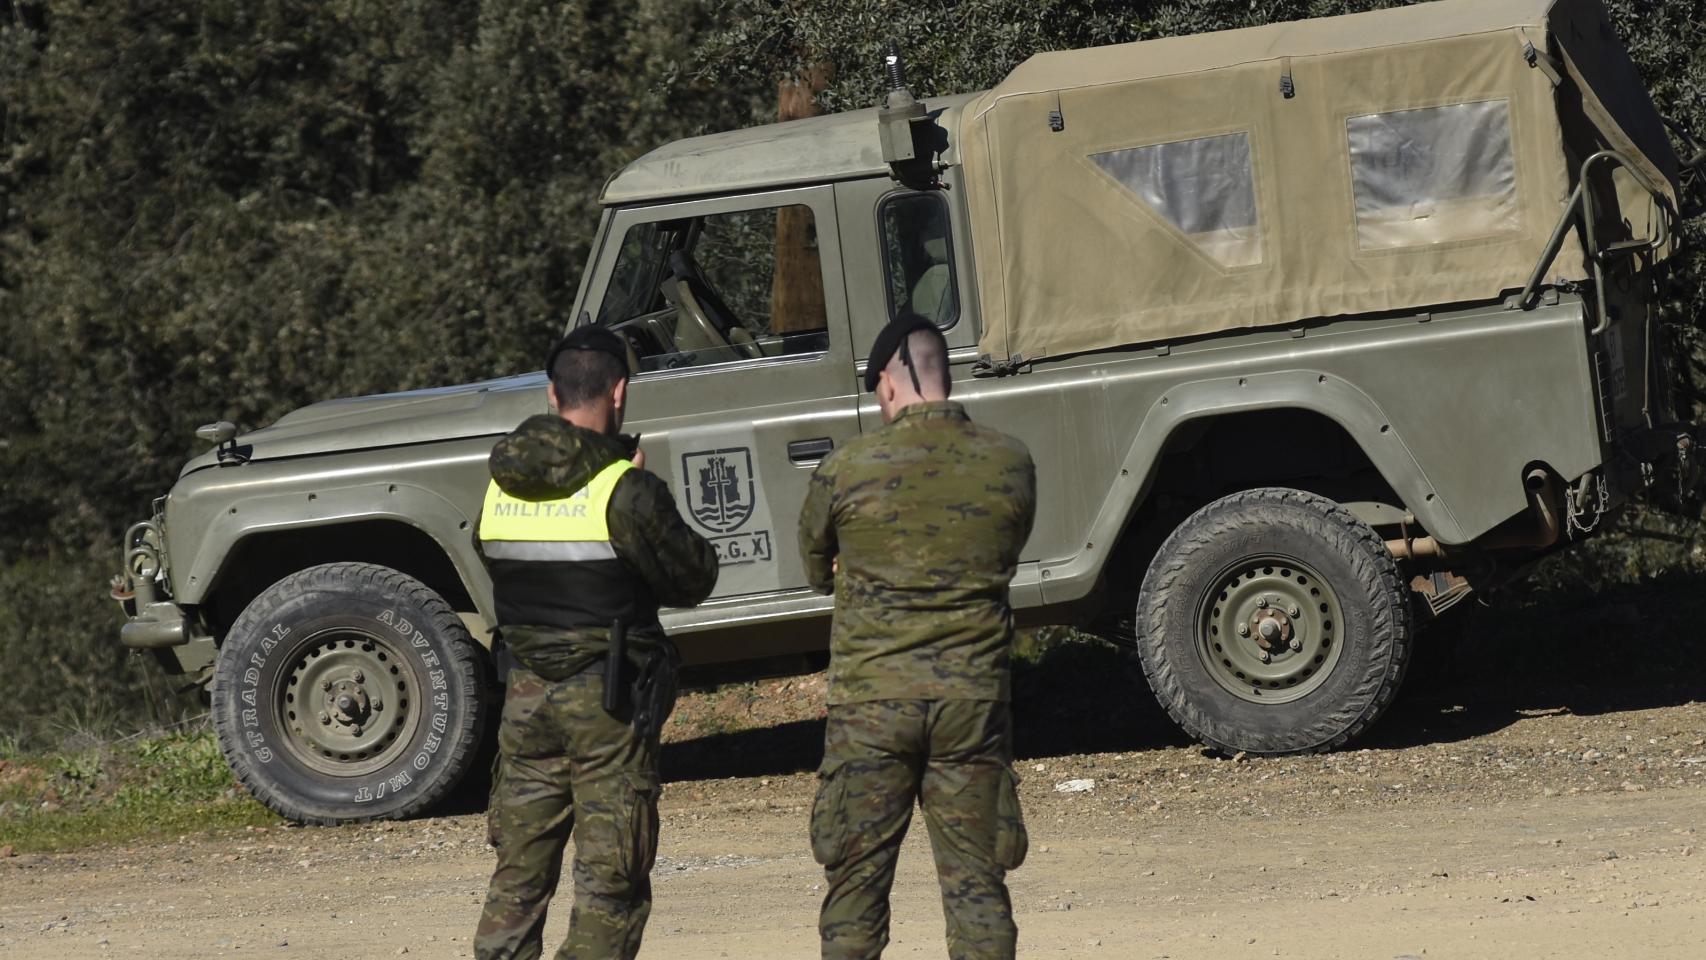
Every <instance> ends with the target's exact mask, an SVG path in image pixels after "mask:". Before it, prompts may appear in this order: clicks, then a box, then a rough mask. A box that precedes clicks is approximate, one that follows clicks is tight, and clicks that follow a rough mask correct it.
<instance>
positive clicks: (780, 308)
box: [770, 63, 831, 334]
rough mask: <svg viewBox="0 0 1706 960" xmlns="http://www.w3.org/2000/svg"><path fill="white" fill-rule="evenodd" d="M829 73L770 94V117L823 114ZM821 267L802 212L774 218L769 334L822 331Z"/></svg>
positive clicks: (812, 228)
mask: <svg viewBox="0 0 1706 960" xmlns="http://www.w3.org/2000/svg"><path fill="white" fill-rule="evenodd" d="M830 72H831V68H830V66H829V64H826V63H820V64H816V65H814V66H812V67H810V68H809V69H807V70H806V71H805V72H804V73H803V74H801V75H800V76H796V77H792V78H789V79H787V80H783V81H782V82H781V83H780V84H777V88H776V117H777V119H779V120H798V119H801V118H803V117H815V116H817V115H818V114H821V113H823V108H821V107H819V106H818V103H817V95H818V94H820V93H822V92H823V91H824V90H825V89H826V88H827V87H828V86H829V78H830ZM825 324H826V320H825V312H824V305H823V266H822V264H821V263H820V262H819V260H818V252H817V227H816V224H815V223H814V222H813V221H812V215H811V211H810V210H809V209H808V208H806V207H801V206H793V207H783V208H782V209H781V210H778V211H777V212H776V273H775V278H774V279H773V280H772V282H771V287H770V330H771V332H772V333H777V334H782V333H799V332H803V331H809V330H822V329H823V328H824V326H825Z"/></svg>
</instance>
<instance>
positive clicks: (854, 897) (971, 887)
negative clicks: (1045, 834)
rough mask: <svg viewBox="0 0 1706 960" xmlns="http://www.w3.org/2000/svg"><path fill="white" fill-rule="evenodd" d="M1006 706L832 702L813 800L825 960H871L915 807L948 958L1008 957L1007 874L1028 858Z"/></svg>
mask: <svg viewBox="0 0 1706 960" xmlns="http://www.w3.org/2000/svg"><path fill="white" fill-rule="evenodd" d="M1010 716H1011V714H1010V712H1009V710H1008V705H1007V704H1006V703H1004V702H1000V701H994V700H875V701H870V702H867V703H846V704H834V705H832V706H831V707H830V708H829V723H828V727H827V730H826V732H825V735H824V758H823V767H822V768H821V769H820V770H819V772H818V777H819V784H818V794H817V800H816V801H815V802H814V803H813V804H812V814H811V838H812V855H813V857H815V858H816V859H817V862H818V863H821V864H823V865H824V868H825V874H826V877H827V879H828V884H827V886H828V893H827V894H825V896H824V898H823V911H822V913H821V914H820V916H819V919H818V932H819V934H820V935H821V937H822V939H823V956H824V960H875V958H877V957H880V956H881V955H882V952H883V948H884V947H885V946H887V945H888V940H889V889H890V887H892V886H893V884H894V871H895V864H896V863H897V861H898V860H899V857H900V845H901V841H902V840H903V839H905V838H906V830H907V827H908V826H909V825H910V824H911V821H912V806H913V804H914V803H915V802H916V803H918V804H919V806H920V807H922V809H923V810H924V823H925V826H926V828H927V829H928V830H929V832H930V846H931V849H932V850H933V851H934V852H935V855H936V876H937V879H938V880H939V881H940V882H941V886H942V910H943V913H944V914H945V915H946V917H947V927H948V931H947V932H948V956H949V957H951V958H953V960H996V958H1004V960H1011V958H1012V956H1013V951H1014V948H1015V946H1016V943H1017V938H1018V934H1017V930H1016V929H1015V927H1014V925H1013V907H1012V902H1011V901H1010V900H1009V899H1008V896H1007V871H1008V870H1011V869H1014V868H1016V867H1018V866H1019V865H1020V864H1021V863H1022V862H1024V859H1025V849H1026V842H1027V841H1026V834H1025V823H1024V819H1023V818H1022V817H1021V816H1020V813H1019V795H1018V791H1017V789H1016V787H1017V779H1016V777H1015V776H1014V774H1013V769H1012V742H1011V741H1012V737H1011V730H1012V722H1011V719H1010Z"/></svg>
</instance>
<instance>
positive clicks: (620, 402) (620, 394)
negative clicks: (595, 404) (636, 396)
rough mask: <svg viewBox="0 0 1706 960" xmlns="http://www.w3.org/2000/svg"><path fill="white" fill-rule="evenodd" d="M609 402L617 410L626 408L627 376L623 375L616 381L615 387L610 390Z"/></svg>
mask: <svg viewBox="0 0 1706 960" xmlns="http://www.w3.org/2000/svg"><path fill="white" fill-rule="evenodd" d="M610 402H611V403H612V404H614V405H615V407H616V409H618V410H626V409H627V408H628V378H627V377H623V378H622V379H620V380H617V381H616V386H615V388H614V389H612V390H611V391H610Z"/></svg>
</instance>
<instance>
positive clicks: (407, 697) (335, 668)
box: [275, 628, 420, 777]
mask: <svg viewBox="0 0 1706 960" xmlns="http://www.w3.org/2000/svg"><path fill="white" fill-rule="evenodd" d="M415 681H416V677H415V675H414V671H413V669H412V668H411V667H410V666H409V665H408V662H407V661H406V660H404V658H403V657H402V655H401V651H399V650H398V649H397V647H396V645H395V644H394V643H393V642H392V641H391V640H389V639H388V638H386V637H383V636H378V635H375V634H370V633H368V632H366V631H363V630H353V629H346V628H336V629H332V630H325V631H321V632H319V633H315V634H313V635H311V636H309V637H308V638H307V640H306V641H305V642H304V643H303V644H302V646H300V647H299V648H297V652H296V654H295V657H294V660H293V662H292V663H291V665H290V669H289V670H288V671H286V672H285V673H283V674H282V675H281V677H280V683H279V687H278V691H277V696H276V698H275V703H276V707H277V710H278V713H277V716H278V718H279V725H280V726H281V727H282V728H283V730H284V733H285V737H284V742H285V744H286V745H287V746H288V748H289V750H290V753H291V755H292V756H293V757H294V758H295V759H296V760H297V761H298V762H299V763H301V764H302V765H304V766H306V767H309V768H311V769H313V770H316V771H319V772H321V773H326V774H330V775H332V776H338V777H356V776H362V775H365V774H369V773H372V772H373V771H375V770H379V769H381V768H383V767H385V766H386V765H387V764H389V763H390V762H391V761H393V760H395V759H396V758H397V757H398V756H400V755H401V754H402V753H403V752H404V751H405V750H406V749H408V745H409V741H410V739H411V737H412V736H413V735H414V732H415V727H416V725H417V724H418V723H419V717H420V711H418V710H417V709H415V708H414V705H413V702H412V701H413V693H414V689H415V686H416V682H415Z"/></svg>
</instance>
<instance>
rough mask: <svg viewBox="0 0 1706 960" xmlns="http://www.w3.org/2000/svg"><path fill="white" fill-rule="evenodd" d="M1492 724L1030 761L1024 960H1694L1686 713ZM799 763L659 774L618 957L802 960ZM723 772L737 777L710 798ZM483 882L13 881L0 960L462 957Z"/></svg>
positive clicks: (1539, 714)
mask: <svg viewBox="0 0 1706 960" xmlns="http://www.w3.org/2000/svg"><path fill="white" fill-rule="evenodd" d="M1516 702H1522V701H1512V700H1511V699H1510V698H1505V699H1499V698H1497V697H1495V698H1494V699H1493V700H1492V701H1490V702H1475V703H1471V704H1469V705H1462V704H1454V703H1451V702H1449V700H1447V701H1442V702H1438V703H1431V704H1424V705H1416V704H1408V705H1404V706H1403V707H1401V708H1400V709H1399V710H1397V711H1395V714H1394V716H1392V717H1389V718H1388V720H1387V721H1386V722H1385V723H1383V724H1382V727H1381V730H1380V731H1379V732H1378V735H1377V736H1376V737H1375V738H1374V742H1373V744H1374V746H1373V748H1372V749H1368V750H1361V751H1354V752H1349V753H1342V754H1337V755H1333V756H1326V757H1306V758H1287V759H1277V760H1245V761H1232V760H1226V759H1215V758H1211V757H1208V756H1205V755H1204V754H1203V753H1202V751H1200V750H1199V749H1196V748H1194V747H1190V746H1187V745H1183V744H1179V743H1178V742H1177V741H1176V740H1174V739H1171V738H1172V737H1173V735H1172V734H1171V733H1170V732H1169V731H1167V730H1166V728H1165V727H1164V726H1161V725H1160V723H1159V721H1158V720H1156V719H1154V718H1151V721H1150V722H1152V723H1153V724H1154V726H1153V727H1152V728H1150V729H1151V732H1150V733H1149V734H1147V736H1144V735H1139V736H1137V737H1136V738H1135V739H1134V740H1131V743H1132V744H1133V746H1132V748H1130V749H1125V750H1122V751H1121V752H1088V753H1070V754H1066V753H1063V754H1062V755H1048V751H1046V750H1043V751H1036V750H1031V751H1028V754H1029V755H1026V756H1024V759H1022V760H1021V762H1020V770H1021V772H1022V773H1023V774H1024V775H1025V778H1026V779H1025V783H1024V786H1023V788H1022V789H1023V796H1024V801H1025V806H1026V814H1027V818H1028V820H1029V821H1030V825H1031V831H1032V846H1031V857H1030V860H1029V862H1028V863H1026V864H1025V866H1024V867H1023V868H1022V869H1020V870H1019V871H1017V872H1016V873H1015V874H1014V875H1013V877H1012V887H1013V895H1014V901H1015V909H1016V912H1017V915H1018V921H1019V928H1020V944H1021V947H1020V953H1021V956H1037V957H1041V956H1058V957H1086V958H1094V957H1109V958H1128V957H1133V958H1152V957H1153V958H1160V957H1167V958H1193V957H1202V958H1241V957H1252V958H1254V957H1272V956H1281V957H1303V958H1312V960H1322V958H1340V957H1342V958H1347V960H1349V958H1356V960H1365V958H1376V960H1384V958H1400V957H1428V958H1433V957H1449V958H1476V957H1486V958H1495V957H1496V958H1501V960H1502V958H1505V957H1508V956H1524V957H1540V956H1545V957H1555V958H1572V957H1580V958H1594V960H1599V958H1603V957H1641V958H1646V957H1653V958H1665V957H1677V958H1683V957H1687V958H1695V957H1698V956H1699V955H1700V950H1701V941H1702V939H1703V938H1706V906H1703V905H1702V904H1703V901H1706V853H1702V852H1700V850H1699V848H1700V846H1701V845H1702V839H1703V838H1702V835H1701V831H1702V829H1703V828H1706V823H1703V821H1706V739H1703V733H1706V705H1702V704H1698V703H1694V702H1690V701H1689V700H1687V699H1686V698H1685V697H1684V696H1664V695H1657V694H1650V693H1649V694H1643V695H1640V696H1635V697H1633V698H1632V699H1631V700H1630V702H1620V703H1611V702H1600V701H1596V703H1599V705H1598V706H1596V707H1595V711H1596V712H1594V713H1592V714H1589V715H1578V714H1576V713H1573V712H1571V710H1570V709H1569V708H1568V707H1561V708H1560V707H1553V708H1536V709H1525V708H1520V707H1517V706H1515V705H1514V704H1515V703H1516ZM690 709H691V708H690ZM1578 709H1581V707H1579V706H1578ZM819 736H821V724H820V723H818V722H815V721H795V722H791V723H783V724H781V725H779V726H773V727H769V728H765V729H760V730H749V731H745V732H739V733H725V734H719V735H715V736H708V737H699V738H697V739H692V740H688V741H686V742H681V743H676V744H672V745H671V746H670V747H669V750H668V752H667V754H666V760H665V762H666V772H667V773H668V775H669V777H670V778H671V780H672V783H671V784H670V786H669V788H668V790H667V793H666V796H665V801H664V832H663V844H662V850H661V853H660V858H659V862H658V867H657V870H656V872H655V874H654V877H655V887H656V895H657V906H656V910H655V911H654V913H653V916H652V922H651V925H650V928H649V930H648V933H647V937H646V946H645V949H644V951H643V952H642V956H644V957H654V958H664V957H668V958H680V960H700V958H706V960H709V958H721V957H808V956H815V955H816V946H815V944H816V941H815V928H814V921H815V916H816V905H817V901H818V898H819V897H820V895H821V886H820V885H821V875H820V873H819V871H818V869H817V868H816V866H815V865H814V864H813V863H812V862H811V860H810V857H809V855H808V853H807V851H806V843H805V817H806V808H807V805H808V804H809V803H810V799H811V793H812V788H813V781H812V777H811V775H810V773H809V772H806V771H808V770H809V767H810V765H811V762H812V759H813V754H814V738H816V737H819ZM1027 739H1028V738H1026V737H1024V736H1023V735H1022V736H1021V753H1022V754H1026V753H1027V751H1026V750H1025V749H1024V744H1025V741H1026V740H1027ZM1061 739H1064V740H1067V741H1071V740H1072V739H1073V738H1072V737H1071V736H1063V737H1061ZM730 758H732V759H730ZM731 768H732V769H733V770H735V771H737V772H741V773H743V774H750V775H746V776H741V777H738V778H713V776H712V775H713V774H714V773H715V772H717V771H719V770H721V771H723V772H725V773H726V772H729V771H730V769H731ZM1069 780H1093V781H1094V782H1095V786H1094V788H1093V789H1090V790H1087V791H1083V792H1077V793H1062V792H1059V791H1057V789H1056V786H1057V785H1058V784H1061V783H1064V782H1066V781H1069ZM907 844H908V846H907V849H906V852H905V855H904V856H903V859H902V864H901V872H900V878H899V881H898V882H897V884H896V888H895V893H894V904H895V922H894V931H893V936H894V942H893V944H892V946H891V947H890V949H889V951H888V955H889V956H891V957H908V956H919V957H936V958H939V957H943V956H945V950H944V948H943V945H942V922H941V913H940V907H939V901H938V899H937V893H936V888H935V881H934V876H933V873H932V871H931V868H930V863H929V851H928V845H927V843H926V841H925V839H924V837H923V835H922V830H921V829H919V830H915V831H914V835H913V836H911V837H909V838H908V841H907ZM490 867H491V855H490V852H489V851H488V850H487V848H486V846H485V841H484V819H483V818H482V817H480V816H478V815H465V816H457V817H444V818H439V819H435V820H428V821H422V822H416V823H407V824H384V825H367V826H357V827H347V828H338V829H299V828H269V829H264V830H251V831H248V832H244V833H240V834H236V835H227V836H221V837H192V838H184V839H181V840H179V841H177V842H171V843H165V844H161V845H153V846H142V847H134V848H108V849H97V850H93V851H88V852H83V853H78V854H67V855H58V856H22V857H15V858H11V859H8V860H4V861H0V956H6V957H30V958H36V957H53V958H56V960H71V958H79V957H139V958H162V960H164V958H179V957H243V956H255V955H260V956H266V957H280V958H286V957H304V958H374V957H388V956H400V955H407V956H411V957H446V958H452V957H467V956H471V955H472V952H473V951H472V948H471V945H470V943H469V936H470V934H471V933H472V931H473V927H474V923H475V919H476V917H477V915H478V911H479V906H480V903H481V899H482V896H483V892H484V886H485V881H486V877H487V872H488V871H489V869H490ZM566 892H567V891H566V890H565V893H566ZM567 916H568V911H567V909H566V907H565V908H563V909H558V910H556V911H554V913H553V915H552V918H551V923H550V926H549V928H548V931H547V934H548V942H547V950H548V951H549V950H550V949H552V948H554V945H555V940H556V939H557V938H559V937H560V936H561V933H562V931H563V929H564V925H565V924H566V922H567Z"/></svg>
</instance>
